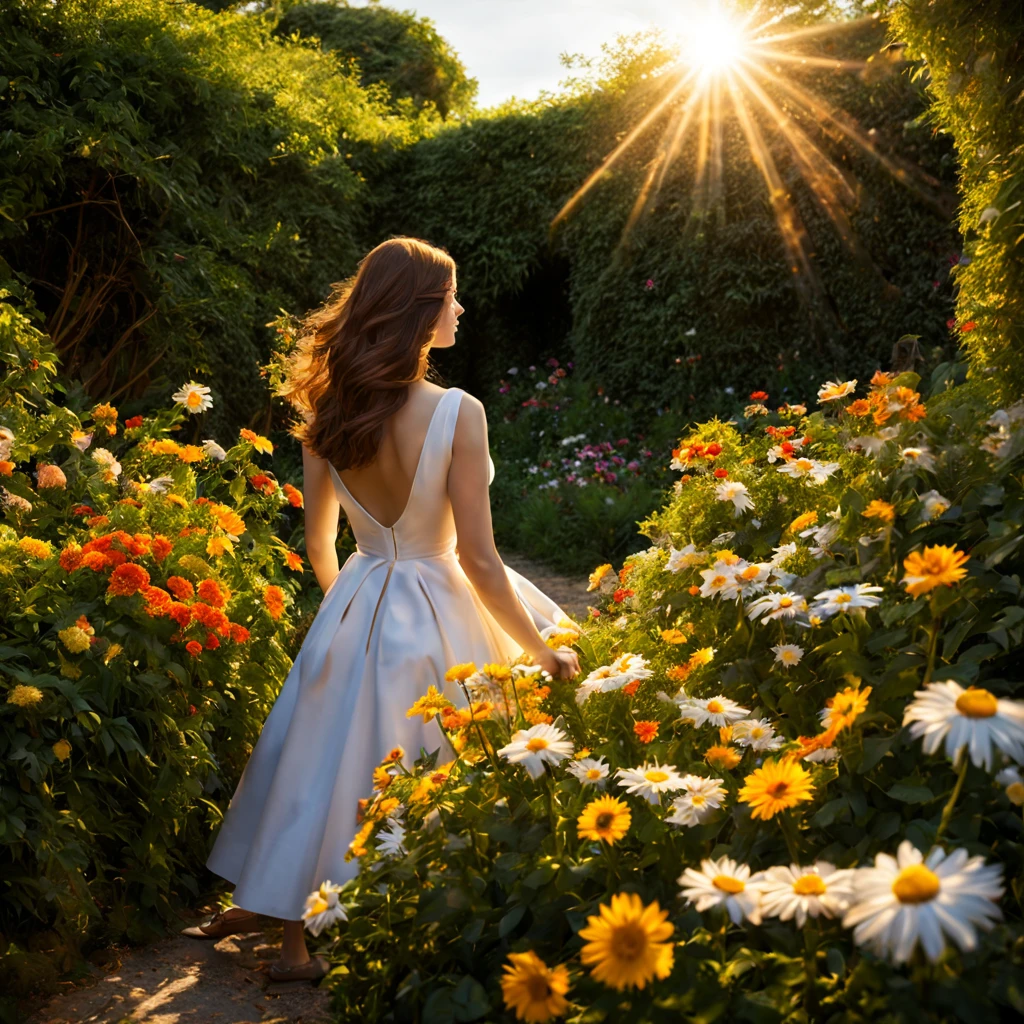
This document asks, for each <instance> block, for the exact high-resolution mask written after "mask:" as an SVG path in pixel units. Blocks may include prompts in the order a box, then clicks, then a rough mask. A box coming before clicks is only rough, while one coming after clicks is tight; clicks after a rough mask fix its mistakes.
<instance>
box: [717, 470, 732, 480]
mask: <svg viewBox="0 0 1024 1024" xmlns="http://www.w3.org/2000/svg"><path fill="white" fill-rule="evenodd" d="M728 475H729V470H727V469H721V468H719V469H716V470H715V478H716V479H718V480H724V479H725V478H726V477H727V476H728Z"/></svg>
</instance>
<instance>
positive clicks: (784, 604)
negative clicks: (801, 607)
mask: <svg viewBox="0 0 1024 1024" xmlns="http://www.w3.org/2000/svg"><path fill="white" fill-rule="evenodd" d="M792 606H793V598H791V597H784V598H782V600H781V601H779V607H780V608H791V607H792Z"/></svg>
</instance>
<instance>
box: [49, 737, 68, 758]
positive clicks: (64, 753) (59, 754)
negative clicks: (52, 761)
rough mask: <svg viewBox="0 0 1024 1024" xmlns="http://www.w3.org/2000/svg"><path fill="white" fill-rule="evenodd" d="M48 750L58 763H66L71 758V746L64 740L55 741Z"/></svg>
mask: <svg viewBox="0 0 1024 1024" xmlns="http://www.w3.org/2000/svg"><path fill="white" fill-rule="evenodd" d="M50 749H51V750H52V751H53V756H54V757H55V758H57V760H58V761H66V760H67V759H68V758H69V757H70V756H71V744H70V743H68V741H67V740H65V739H59V740H57V742H56V743H54V745H53V746H52V747H51V748H50Z"/></svg>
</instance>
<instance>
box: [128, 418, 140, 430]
mask: <svg viewBox="0 0 1024 1024" xmlns="http://www.w3.org/2000/svg"><path fill="white" fill-rule="evenodd" d="M124 425H125V429H127V430H131V429H133V428H134V427H141V426H142V417H141V416H132V418H131V419H128V420H125V421H124Z"/></svg>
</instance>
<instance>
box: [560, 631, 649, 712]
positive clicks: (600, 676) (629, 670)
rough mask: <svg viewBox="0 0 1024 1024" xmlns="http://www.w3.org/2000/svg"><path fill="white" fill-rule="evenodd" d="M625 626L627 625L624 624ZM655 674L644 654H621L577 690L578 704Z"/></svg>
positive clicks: (595, 670)
mask: <svg viewBox="0 0 1024 1024" xmlns="http://www.w3.org/2000/svg"><path fill="white" fill-rule="evenodd" d="M624 624H625V623H624ZM652 675H654V672H653V670H652V669H649V668H648V667H647V661H646V659H645V658H644V656H643V655H642V654H631V653H626V654H620V655H619V656H618V657H617V658H616V659H615V660H614V661H613V662H612V663H611V664H610V665H601V666H599V667H598V668H595V669H594V670H593V671H592V672H591V673H590V674H589V675H588V676H587V677H586V679H584V680H583V682H582V683H580V685H579V688H578V689H577V690H576V703H577V704H582V703H583V702H584V701H585V700H586V699H587V698H588V697H589V696H590V695H591V694H592V693H610V692H611V691H612V690H621V689H622V687H623V686H625V685H626V683H632V682H634V681H635V680H637V679H649V678H650V677H651V676H652Z"/></svg>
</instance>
